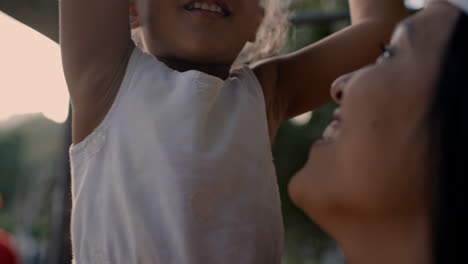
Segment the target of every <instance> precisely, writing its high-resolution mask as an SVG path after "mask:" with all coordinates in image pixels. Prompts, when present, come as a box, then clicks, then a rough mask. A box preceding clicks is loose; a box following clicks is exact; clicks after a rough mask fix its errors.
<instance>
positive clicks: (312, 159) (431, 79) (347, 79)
mask: <svg viewBox="0 0 468 264" xmlns="http://www.w3.org/2000/svg"><path fill="white" fill-rule="evenodd" d="M458 14H459V11H458V10H457V9H455V8H453V7H452V6H449V5H448V4H444V3H434V4H429V5H428V6H427V7H426V8H425V10H424V11H421V12H420V13H418V14H417V15H415V16H413V17H411V18H409V19H407V20H405V21H403V22H402V23H400V24H399V25H398V26H397V27H396V29H395V31H394V34H393V36H392V40H391V43H390V44H389V46H387V48H386V49H387V51H386V52H385V53H383V55H382V56H381V57H380V58H379V59H378V60H377V62H376V63H375V64H373V65H369V66H367V67H365V68H363V69H360V70H358V71H356V72H353V73H351V74H348V75H345V76H342V77H340V78H339V79H338V80H337V81H336V82H335V83H334V84H333V85H332V89H331V93H332V96H333V97H334V99H335V101H337V102H338V103H339V104H340V108H339V109H337V112H336V113H335V114H336V115H335V119H336V120H335V121H334V122H333V123H332V124H331V125H330V127H329V128H328V129H327V130H326V132H325V133H324V138H325V139H324V140H323V141H321V142H318V143H316V144H315V145H314V146H313V147H312V149H311V151H310V155H309V160H308V162H307V163H306V165H305V167H304V168H303V169H302V170H301V171H300V172H299V173H298V174H297V175H296V176H295V177H294V178H293V179H292V181H291V183H290V186H289V187H290V190H289V191H290V195H291V197H292V199H293V201H294V202H295V203H296V204H297V205H298V206H299V207H300V208H302V209H303V210H304V211H305V212H306V213H307V214H308V215H309V216H310V217H311V218H313V219H314V220H315V221H317V222H318V223H319V224H320V222H323V221H324V219H325V220H326V221H328V220H329V218H328V217H333V218H332V219H337V218H336V217H345V216H346V217H357V216H362V215H366V216H370V217H373V216H386V215H401V214H406V213H418V212H421V211H420V210H427V209H428V207H429V204H430V203H429V201H428V199H430V195H431V192H430V189H431V188H430V187H431V175H432V173H433V171H434V169H435V166H436V165H435V164H434V161H435V159H434V158H433V157H432V156H431V151H430V150H431V149H432V148H433V145H431V142H430V130H431V129H433V128H431V127H430V124H429V123H428V122H427V121H428V112H429V110H430V105H431V102H432V97H433V94H434V91H435V87H436V83H437V78H438V75H439V70H440V69H439V68H440V64H441V58H442V53H443V50H444V49H445V46H446V44H447V43H448V40H449V38H450V35H451V32H452V30H453V27H454V25H455V22H456V19H457V17H458ZM338 219H339V218H338Z"/></svg>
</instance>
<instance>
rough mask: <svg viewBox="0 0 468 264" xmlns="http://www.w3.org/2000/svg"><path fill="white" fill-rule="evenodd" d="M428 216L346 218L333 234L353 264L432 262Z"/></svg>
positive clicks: (417, 263) (421, 263) (420, 263)
mask: <svg viewBox="0 0 468 264" xmlns="http://www.w3.org/2000/svg"><path fill="white" fill-rule="evenodd" d="M428 219H429V218H424V219H419V220H414V221H407V220H404V219H389V218H387V219H375V221H369V222H363V221H359V220H358V221H349V222H348V221H346V222H341V225H340V226H339V227H338V228H336V229H335V232H333V233H332V235H333V234H334V235H335V236H334V238H335V239H336V241H337V242H338V244H339V245H340V246H341V248H342V249H343V252H344V254H345V256H346V259H347V261H348V263H350V264H375V263H379V264H431V263H433V261H432V255H431V252H432V243H431V234H430V230H431V226H430V224H429V221H428ZM330 230H331V229H330Z"/></svg>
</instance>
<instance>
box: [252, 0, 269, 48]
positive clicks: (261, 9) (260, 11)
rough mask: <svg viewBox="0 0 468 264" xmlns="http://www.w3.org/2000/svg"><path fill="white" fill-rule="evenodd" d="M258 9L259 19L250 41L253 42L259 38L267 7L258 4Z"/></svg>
mask: <svg viewBox="0 0 468 264" xmlns="http://www.w3.org/2000/svg"><path fill="white" fill-rule="evenodd" d="M257 10H258V11H257V21H256V24H255V30H254V31H253V32H252V36H251V37H250V38H249V41H250V42H252V43H253V42H255V41H256V40H257V32H258V29H259V28H260V25H262V22H263V18H264V17H265V8H264V7H263V6H258V8H257Z"/></svg>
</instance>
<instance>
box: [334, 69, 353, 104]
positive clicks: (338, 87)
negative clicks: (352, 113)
mask: <svg viewBox="0 0 468 264" xmlns="http://www.w3.org/2000/svg"><path fill="white" fill-rule="evenodd" d="M352 75H353V72H351V73H347V74H344V75H341V76H340V77H338V79H336V80H335V81H334V82H333V83H332V85H331V89H330V94H331V97H332V98H333V100H334V101H335V102H336V103H338V104H341V102H342V100H343V96H344V86H345V85H346V83H347V82H348V80H349V79H350V78H351V76H352Z"/></svg>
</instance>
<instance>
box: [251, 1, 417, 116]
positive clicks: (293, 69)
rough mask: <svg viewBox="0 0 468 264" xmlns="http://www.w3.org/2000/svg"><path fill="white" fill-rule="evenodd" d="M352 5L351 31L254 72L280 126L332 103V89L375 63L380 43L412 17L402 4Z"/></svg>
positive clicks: (392, 2)
mask: <svg viewBox="0 0 468 264" xmlns="http://www.w3.org/2000/svg"><path fill="white" fill-rule="evenodd" d="M349 2H350V9H351V20H352V25H351V26H350V27H347V28H345V29H343V30H342V31H340V32H337V33H335V34H333V35H331V36H329V37H327V38H325V39H323V40H321V41H319V42H317V43H314V44H312V45H310V46H308V47H306V48H304V49H302V50H300V51H297V52H295V53H292V54H289V55H286V56H282V57H278V58H273V59H271V60H268V61H265V62H263V63H260V64H259V65H257V66H255V67H254V70H255V72H256V74H257V77H258V78H259V80H260V82H261V83H262V85H263V88H264V90H265V96H266V97H267V98H266V100H267V104H269V105H268V106H267V107H269V108H270V109H269V112H270V113H272V112H273V114H270V115H274V117H272V116H270V117H269V118H270V120H274V121H275V124H278V123H279V122H281V121H284V120H287V119H289V118H292V117H294V116H296V115H298V114H301V113H304V112H307V111H310V110H312V109H313V108H315V107H317V106H320V105H321V104H323V103H326V102H328V101H330V100H331V97H330V92H329V89H330V85H331V83H332V82H333V81H334V80H335V79H336V78H337V77H339V76H340V75H342V74H344V73H348V72H351V71H354V70H356V69H358V68H360V67H362V66H365V65H367V64H369V63H372V62H373V61H375V59H376V57H377V56H378V55H379V53H381V51H380V47H379V46H380V45H381V43H387V42H388V40H389V38H390V35H391V32H392V30H393V27H394V25H395V24H396V23H397V22H398V21H399V20H401V19H402V18H404V17H405V16H407V15H408V14H407V12H406V9H405V7H404V4H403V0H349ZM271 109H274V110H271Z"/></svg>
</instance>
